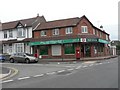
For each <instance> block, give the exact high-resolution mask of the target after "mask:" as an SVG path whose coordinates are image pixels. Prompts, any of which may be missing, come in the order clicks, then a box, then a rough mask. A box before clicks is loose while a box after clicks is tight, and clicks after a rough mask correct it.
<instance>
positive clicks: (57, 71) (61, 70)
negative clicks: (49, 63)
mask: <svg viewBox="0 0 120 90" xmlns="http://www.w3.org/2000/svg"><path fill="white" fill-rule="evenodd" d="M64 71H65V70H60V71H57V72H58V73H60V72H64Z"/></svg>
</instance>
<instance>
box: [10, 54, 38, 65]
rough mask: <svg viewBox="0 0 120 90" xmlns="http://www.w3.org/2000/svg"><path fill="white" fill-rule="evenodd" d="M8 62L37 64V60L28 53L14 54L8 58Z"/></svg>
mask: <svg viewBox="0 0 120 90" xmlns="http://www.w3.org/2000/svg"><path fill="white" fill-rule="evenodd" d="M9 61H10V63H14V62H24V63H30V62H36V63H37V62H38V58H36V57H34V56H33V55H32V54H28V53H15V54H13V55H11V56H10V58H9Z"/></svg>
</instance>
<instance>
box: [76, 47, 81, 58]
mask: <svg viewBox="0 0 120 90" xmlns="http://www.w3.org/2000/svg"><path fill="white" fill-rule="evenodd" d="M76 59H80V48H76Z"/></svg>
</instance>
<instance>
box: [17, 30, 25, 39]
mask: <svg viewBox="0 0 120 90" xmlns="http://www.w3.org/2000/svg"><path fill="white" fill-rule="evenodd" d="M18 37H19V38H22V37H25V30H24V29H23V28H18Z"/></svg>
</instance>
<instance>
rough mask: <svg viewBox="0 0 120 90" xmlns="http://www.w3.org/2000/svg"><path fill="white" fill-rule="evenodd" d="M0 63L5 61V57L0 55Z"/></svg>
mask: <svg viewBox="0 0 120 90" xmlns="http://www.w3.org/2000/svg"><path fill="white" fill-rule="evenodd" d="M0 61H1V62H4V61H5V56H4V55H3V54H0Z"/></svg>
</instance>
